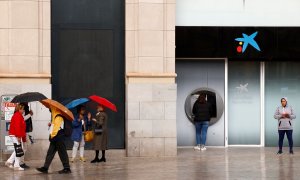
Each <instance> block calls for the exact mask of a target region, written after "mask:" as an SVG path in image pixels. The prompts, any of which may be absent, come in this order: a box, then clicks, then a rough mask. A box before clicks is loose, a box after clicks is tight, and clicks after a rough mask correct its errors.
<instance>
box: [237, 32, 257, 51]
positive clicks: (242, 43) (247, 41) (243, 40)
mask: <svg viewBox="0 0 300 180" xmlns="http://www.w3.org/2000/svg"><path fill="white" fill-rule="evenodd" d="M257 34H258V32H257V31H256V32H254V33H253V34H251V35H250V36H249V35H247V34H245V33H242V35H243V37H239V38H236V39H235V41H238V42H239V45H238V47H237V48H236V51H237V52H238V53H244V52H245V51H246V49H247V47H248V45H251V46H252V47H254V48H255V49H256V50H257V51H260V48H259V46H258V44H257V42H256V41H255V39H254V38H255V37H256V35H257Z"/></svg>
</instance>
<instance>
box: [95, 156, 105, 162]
mask: <svg viewBox="0 0 300 180" xmlns="http://www.w3.org/2000/svg"><path fill="white" fill-rule="evenodd" d="M97 162H106V159H105V158H103V157H102V158H101V159H99V161H97Z"/></svg>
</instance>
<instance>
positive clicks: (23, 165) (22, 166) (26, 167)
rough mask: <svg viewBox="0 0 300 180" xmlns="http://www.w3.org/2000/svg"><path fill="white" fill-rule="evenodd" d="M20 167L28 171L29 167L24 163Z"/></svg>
mask: <svg viewBox="0 0 300 180" xmlns="http://www.w3.org/2000/svg"><path fill="white" fill-rule="evenodd" d="M20 167H21V168H24V169H29V168H30V167H29V166H27V164H25V163H24V164H20Z"/></svg>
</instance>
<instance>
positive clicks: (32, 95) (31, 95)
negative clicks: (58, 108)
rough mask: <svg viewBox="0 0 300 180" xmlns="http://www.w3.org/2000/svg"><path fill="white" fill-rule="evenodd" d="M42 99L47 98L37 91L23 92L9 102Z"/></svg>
mask: <svg viewBox="0 0 300 180" xmlns="http://www.w3.org/2000/svg"><path fill="white" fill-rule="evenodd" d="M44 99H48V98H47V97H46V96H45V95H44V94H42V93H39V92H27V93H23V94H19V95H17V96H15V97H14V98H13V99H12V100H11V102H12V103H20V102H32V101H41V100H44Z"/></svg>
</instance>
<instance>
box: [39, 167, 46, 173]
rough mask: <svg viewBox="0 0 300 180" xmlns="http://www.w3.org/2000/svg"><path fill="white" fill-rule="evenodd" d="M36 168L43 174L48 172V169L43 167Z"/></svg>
mask: <svg viewBox="0 0 300 180" xmlns="http://www.w3.org/2000/svg"><path fill="white" fill-rule="evenodd" d="M36 170H37V171H39V172H41V173H44V174H47V173H48V169H47V168H45V167H40V168H36Z"/></svg>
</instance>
